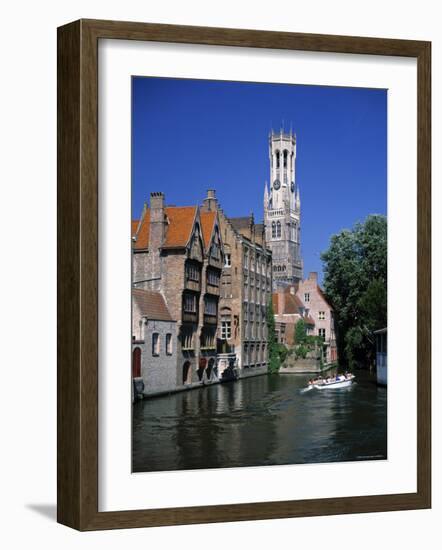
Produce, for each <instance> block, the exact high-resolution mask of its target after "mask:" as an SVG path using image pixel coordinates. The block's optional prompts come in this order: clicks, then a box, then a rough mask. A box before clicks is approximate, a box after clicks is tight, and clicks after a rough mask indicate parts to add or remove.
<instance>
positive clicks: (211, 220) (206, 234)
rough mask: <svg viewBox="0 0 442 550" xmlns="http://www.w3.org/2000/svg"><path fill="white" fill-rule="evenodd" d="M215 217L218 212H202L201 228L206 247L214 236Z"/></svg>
mask: <svg viewBox="0 0 442 550" xmlns="http://www.w3.org/2000/svg"><path fill="white" fill-rule="evenodd" d="M215 218H216V212H201V229H202V234H203V240H204V246H205V248H206V249H207V247H208V246H209V244H210V238H211V236H212V232H213V226H214V224H215Z"/></svg>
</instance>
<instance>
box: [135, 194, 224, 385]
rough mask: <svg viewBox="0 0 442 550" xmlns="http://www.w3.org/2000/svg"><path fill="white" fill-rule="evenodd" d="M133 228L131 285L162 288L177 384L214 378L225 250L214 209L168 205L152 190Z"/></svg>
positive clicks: (212, 379)
mask: <svg viewBox="0 0 442 550" xmlns="http://www.w3.org/2000/svg"><path fill="white" fill-rule="evenodd" d="M132 231H133V233H132V241H133V243H132V252H133V254H132V259H133V269H132V277H133V279H132V283H133V287H134V288H135V289H142V290H145V291H153V292H156V293H160V294H161V296H162V297H163V298H164V301H165V305H166V307H167V311H168V312H169V314H170V317H171V319H173V320H174V321H176V335H177V336H176V387H175V389H184V388H186V387H189V386H197V385H202V384H205V383H211V382H212V381H217V380H218V377H217V376H216V370H215V367H216V364H215V363H216V330H217V325H218V309H219V308H218V302H219V293H220V289H219V287H220V279H221V269H222V266H223V263H224V251H223V245H222V241H221V234H220V229H219V221H218V216H217V214H216V212H213V213H201V212H200V209H199V208H198V206H186V207H172V206H169V207H167V206H166V205H165V201H164V195H163V194H162V193H151V198H150V208H149V207H148V206H147V205H145V207H144V209H143V212H142V215H141V218H140V220H137V221H134V222H133V224H132ZM134 303H135V301H134ZM134 307H135V306H134ZM135 314H136V312H135V309H134V313H133V316H134V317H135ZM133 329H134V330H135V329H136V326H134V327H133ZM134 336H135V337H137V335H136V334H134Z"/></svg>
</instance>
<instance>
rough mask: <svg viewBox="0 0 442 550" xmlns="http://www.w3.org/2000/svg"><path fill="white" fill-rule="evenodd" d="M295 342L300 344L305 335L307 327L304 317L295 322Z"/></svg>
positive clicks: (303, 340)
mask: <svg viewBox="0 0 442 550" xmlns="http://www.w3.org/2000/svg"><path fill="white" fill-rule="evenodd" d="M294 336H295V344H302V343H303V342H305V339H306V337H307V328H306V326H305V321H304V319H299V321H298V322H297V323H296V324H295V334H294Z"/></svg>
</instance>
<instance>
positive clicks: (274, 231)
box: [272, 222, 276, 239]
mask: <svg viewBox="0 0 442 550" xmlns="http://www.w3.org/2000/svg"><path fill="white" fill-rule="evenodd" d="M275 237H276V223H275V222H272V238H273V239H274V238H275Z"/></svg>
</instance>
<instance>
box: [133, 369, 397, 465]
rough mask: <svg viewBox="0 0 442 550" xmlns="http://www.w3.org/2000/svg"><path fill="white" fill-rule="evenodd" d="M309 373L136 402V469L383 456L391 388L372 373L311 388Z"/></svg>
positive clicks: (332, 460) (329, 460) (239, 382)
mask: <svg viewBox="0 0 442 550" xmlns="http://www.w3.org/2000/svg"><path fill="white" fill-rule="evenodd" d="M307 378H308V377H306V376H301V375H298V376H296V375H281V376H259V377H256V378H249V379H244V380H240V381H238V382H232V383H225V384H217V385H213V386H209V387H206V388H204V389H200V390H192V391H188V392H182V393H178V394H174V395H171V396H167V397H159V398H154V399H147V400H144V401H140V402H137V403H135V404H134V407H133V469H134V471H138V472H139V471H160V470H181V469H196V468H224V467H238V466H262V465H270V464H299V463H313V462H336V461H348V460H364V459H380V458H386V456H387V391H386V389H385V388H381V387H378V386H376V385H375V384H374V383H373V380H372V379H371V378H369V376H368V375H367V374H364V373H362V374H358V376H357V382H358V383H357V384H354V385H353V386H352V387H350V388H342V389H339V390H323V391H317V390H312V391H310V392H307V393H305V394H302V393H300V389H301V388H303V387H305V385H306V382H307Z"/></svg>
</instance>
